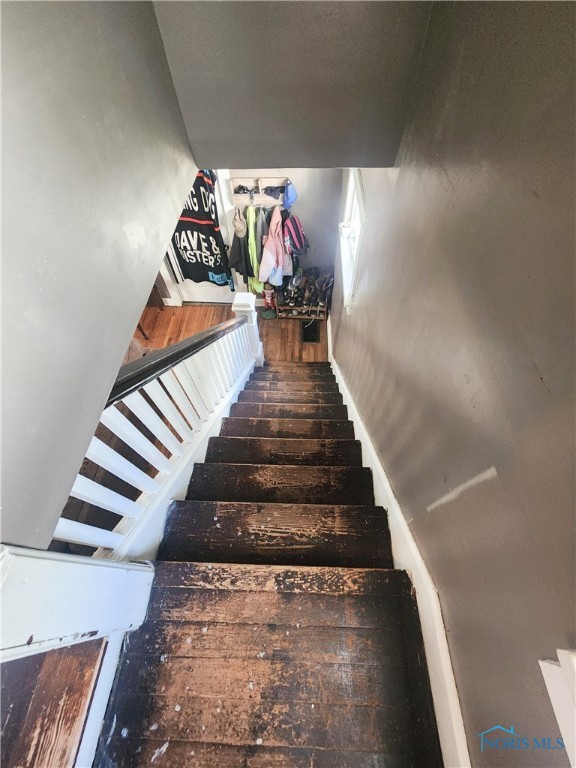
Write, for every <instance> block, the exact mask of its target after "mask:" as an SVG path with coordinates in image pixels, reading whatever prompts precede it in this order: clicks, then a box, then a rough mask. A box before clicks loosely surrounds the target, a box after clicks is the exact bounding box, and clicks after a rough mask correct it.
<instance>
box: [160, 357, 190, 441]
mask: <svg viewBox="0 0 576 768" xmlns="http://www.w3.org/2000/svg"><path fill="white" fill-rule="evenodd" d="M160 381H161V382H162V384H164V386H165V387H166V389H167V390H168V392H169V394H170V397H171V398H172V400H174V402H175V403H176V405H177V406H178V408H180V410H181V411H182V413H183V414H184V418H185V419H186V421H187V422H188V424H190V426H191V428H192V429H193V430H195V431H197V430H198V429H199V428H200V418H199V417H198V414H197V413H196V411H195V410H194V406H193V405H192V403H191V402H190V400H189V399H188V397H187V395H186V392H185V391H184V389H183V388H182V384H180V382H179V381H178V379H177V377H176V374H175V373H174V370H171V371H168V372H167V373H165V374H163V375H162V376H160Z"/></svg>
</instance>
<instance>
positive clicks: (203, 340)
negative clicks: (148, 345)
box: [106, 315, 247, 408]
mask: <svg viewBox="0 0 576 768" xmlns="http://www.w3.org/2000/svg"><path fill="white" fill-rule="evenodd" d="M246 322H247V318H246V316H245V315H244V316H242V317H238V318H235V319H232V320H226V322H224V323H220V325H215V326H214V328H209V329H208V330H206V331H200V333H196V334H195V335H194V336H190V337H189V338H188V339H184V340H183V341H178V342H177V343H176V344H171V345H170V346H169V347H165V348H164V349H157V350H154V351H153V352H149V353H148V354H147V355H145V356H144V357H141V358H139V359H138V360H134V361H133V362H131V363H127V364H126V365H123V366H122V368H120V373H119V374H118V378H117V379H116V381H115V382H114V386H113V387H112V391H111V392H110V395H109V397H108V400H107V402H106V408H107V407H108V406H109V405H112V404H113V403H116V402H118V400H121V399H122V398H123V397H126V395H129V394H131V393H132V392H135V391H136V390H137V389H140V387H143V386H144V384H148V382H149V381H153V380H154V379H156V378H157V377H158V376H161V375H162V374H163V373H166V371H169V370H170V369H171V368H173V367H174V366H175V365H177V364H178V363H181V362H182V360H186V358H188V357H191V356H192V355H195V354H196V353H197V352H200V350H201V349H204V348H205V347H208V346H210V344H213V343H214V342H215V341H218V339H221V338H222V337H223V336H226V335H227V334H229V333H232V331H235V330H236V328H240V327H241V326H242V325H244V323H246Z"/></svg>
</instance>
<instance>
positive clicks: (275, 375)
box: [250, 371, 336, 382]
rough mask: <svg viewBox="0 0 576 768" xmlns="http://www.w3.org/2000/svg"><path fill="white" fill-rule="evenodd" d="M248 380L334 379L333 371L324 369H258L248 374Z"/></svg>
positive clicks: (328, 380)
mask: <svg viewBox="0 0 576 768" xmlns="http://www.w3.org/2000/svg"><path fill="white" fill-rule="evenodd" d="M250 381H283V382H289V381H327V382H330V381H333V382H335V381H336V377H335V376H334V374H333V373H328V372H324V371H295V372H292V371H285V372H284V371H259V372H257V373H253V374H252V375H251V376H250Z"/></svg>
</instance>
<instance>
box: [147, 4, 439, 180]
mask: <svg viewBox="0 0 576 768" xmlns="http://www.w3.org/2000/svg"><path fill="white" fill-rule="evenodd" d="M430 6H431V3H426V2H424V3H420V2H290V1H289V0H284V1H282V2H170V1H162V2H157V3H155V10H156V16H157V19H158V24H159V27H160V32H161V34H162V38H163V40H164V47H165V49H166V55H167V58H168V63H169V65H170V69H171V71H172V77H173V80H174V85H175V88H176V93H177V95H178V99H179V102H180V108H181V110H182V115H183V117H184V122H185V124H186V128H187V130H188V135H189V137H190V142H191V145H192V150H193V152H194V156H195V159H196V162H197V164H198V165H199V166H200V167H204V168H218V167H220V168H230V167H236V168H242V167H244V168H249V167H254V166H258V167H275V166H283V167H299V168H306V167H309V168H329V167H343V166H344V167H345V166H365V167H366V166H376V167H382V166H389V165H392V164H393V163H394V160H395V157H396V153H397V150H398V146H399V143H400V138H401V136H402V129H403V126H404V121H405V118H406V112H407V108H408V103H409V99H410V93H411V89H412V84H413V82H414V76H415V71H416V66H417V63H418V60H419V56H420V51H421V47H422V42H423V39H424V35H425V31H426V25H427V21H428V16H429V12H430Z"/></svg>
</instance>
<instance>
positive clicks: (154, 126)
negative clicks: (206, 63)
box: [2, 2, 195, 548]
mask: <svg viewBox="0 0 576 768" xmlns="http://www.w3.org/2000/svg"><path fill="white" fill-rule="evenodd" d="M2 98H3V104H2V107H3V126H2V128H3V135H2V142H3V143H2V161H3V169H2V170H3V179H2V181H3V241H2V250H3V293H4V295H3V299H4V302H3V342H4V347H3V372H4V375H3V411H4V414H3V460H4V461H3V518H2V525H3V527H2V540H3V541H5V542H11V543H15V544H22V545H29V546H33V547H40V548H43V547H46V546H47V545H48V544H49V542H50V539H51V536H52V531H53V529H54V525H55V523H56V520H57V518H58V516H59V514H60V511H61V509H62V507H63V505H64V502H65V501H66V497H67V495H68V492H69V490H70V488H71V486H72V482H73V480H74V476H75V474H76V472H77V470H78V468H79V466H80V463H81V461H82V458H83V456H84V451H85V449H86V447H87V444H88V441H89V440H90V435H91V434H92V433H93V430H94V427H95V425H96V423H97V421H98V418H99V415H100V413H101V409H102V406H103V404H104V402H105V400H106V397H107V395H108V392H109V390H110V388H111V385H112V383H113V381H114V379H115V377H116V374H117V372H118V368H119V366H120V364H121V362H122V357H123V355H124V352H125V351H126V349H127V347H128V343H129V341H130V338H131V335H132V332H133V330H134V328H135V326H136V323H137V321H138V317H139V314H140V312H141V310H142V308H143V306H144V304H145V302H146V299H147V297H148V293H149V291H150V289H151V287H152V284H153V282H154V278H155V276H156V274H157V272H158V269H159V267H160V264H161V262H162V258H163V254H164V248H165V245H166V243H167V241H168V239H169V238H170V235H171V233H172V231H173V228H174V225H175V223H176V221H177V218H178V215H179V213H180V210H181V206H182V201H183V199H184V198H185V196H186V194H187V192H188V191H189V189H190V186H191V183H192V182H193V179H194V175H195V166H194V164H193V161H192V155H191V151H190V147H189V144H188V140H187V137H186V131H185V129H184V125H183V123H182V118H181V115H180V112H179V109H178V104H177V100H176V96H175V93H174V88H173V85H172V81H171V78H170V72H169V70H168V66H167V63H166V59H165V56H164V52H163V48H162V41H161V39H160V34H159V32H158V28H157V25H156V19H155V16H154V11H153V8H152V6H151V4H149V3H133V2H128V3H122V2H120V3H118V2H111V3H58V2H53V3H36V2H34V3H27V2H18V3H10V2H8V3H3V4H2Z"/></svg>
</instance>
